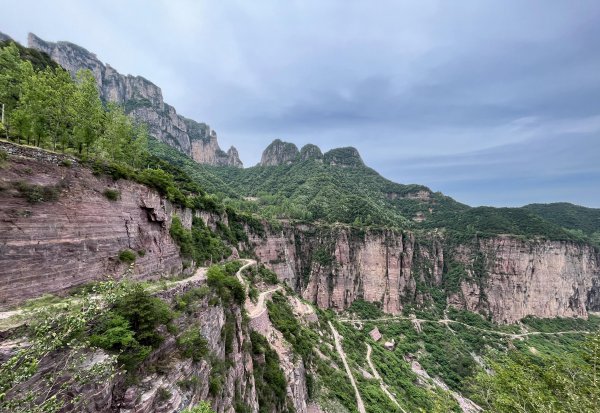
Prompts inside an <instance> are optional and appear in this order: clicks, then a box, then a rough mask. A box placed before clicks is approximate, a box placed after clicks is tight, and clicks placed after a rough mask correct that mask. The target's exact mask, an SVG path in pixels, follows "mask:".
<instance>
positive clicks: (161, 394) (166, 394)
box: [156, 387, 173, 402]
mask: <svg viewBox="0 0 600 413" xmlns="http://www.w3.org/2000/svg"><path fill="white" fill-rule="evenodd" d="M172 396H173V394H172V393H171V392H170V391H169V390H168V389H166V388H164V387H159V388H158V391H157V392H156V398H157V399H158V401H159V402H166V401H167V400H169V399H170V398H171V397H172Z"/></svg>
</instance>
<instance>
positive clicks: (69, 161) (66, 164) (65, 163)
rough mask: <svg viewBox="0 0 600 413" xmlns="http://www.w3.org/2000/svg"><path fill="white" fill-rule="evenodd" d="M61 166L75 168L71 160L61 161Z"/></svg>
mask: <svg viewBox="0 0 600 413" xmlns="http://www.w3.org/2000/svg"><path fill="white" fill-rule="evenodd" d="M60 166H64V167H65V168H70V167H71V166H73V161H71V160H70V159H63V160H62V161H60Z"/></svg>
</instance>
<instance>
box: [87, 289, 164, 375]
mask: <svg viewBox="0 0 600 413" xmlns="http://www.w3.org/2000/svg"><path fill="white" fill-rule="evenodd" d="M172 318H173V313H172V312H171V310H170V309H169V307H168V306H167V305H166V304H165V303H164V302H162V301H161V300H159V299H158V298H155V297H152V296H151V295H150V294H149V293H148V292H147V291H145V290H144V288H143V287H142V286H141V285H140V284H136V285H134V286H133V287H131V288H130V289H129V290H128V291H127V292H126V293H125V294H124V295H123V296H122V297H121V298H119V299H118V300H117V302H116V303H115V305H114V306H113V307H112V308H110V309H109V310H108V311H107V312H106V314H104V316H103V317H102V318H101V319H100V321H99V322H98V323H97V324H96V325H95V326H94V327H93V329H92V331H91V336H90V343H91V344H92V345H93V346H96V347H100V348H102V349H105V350H107V351H111V352H114V353H118V354H119V358H118V360H119V363H121V364H122V365H123V366H124V367H125V370H127V371H128V372H131V371H133V370H135V369H136V368H137V367H138V366H139V365H140V363H142V362H143V361H144V360H145V359H146V358H147V357H148V355H149V354H150V352H151V351H152V349H154V348H157V347H158V345H159V344H160V343H161V342H162V340H163V337H162V336H161V335H160V334H159V333H158V332H157V330H156V328H157V327H158V326H159V325H167V326H168V325H169V323H170V321H171V320H172Z"/></svg>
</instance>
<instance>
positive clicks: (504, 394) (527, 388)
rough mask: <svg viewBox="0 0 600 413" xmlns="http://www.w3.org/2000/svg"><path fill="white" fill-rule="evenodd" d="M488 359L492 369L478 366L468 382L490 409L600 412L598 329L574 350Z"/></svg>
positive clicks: (478, 399)
mask: <svg viewBox="0 0 600 413" xmlns="http://www.w3.org/2000/svg"><path fill="white" fill-rule="evenodd" d="M487 364H488V366H489V368H490V369H492V370H493V372H494V374H488V373H486V372H485V371H480V372H479V373H478V374H477V375H476V376H475V377H474V378H473V380H472V382H471V387H470V392H471V393H472V397H473V399H474V400H475V401H476V402H477V403H479V404H480V405H481V406H482V407H484V408H485V409H486V410H487V411H493V412H499V413H505V412H506V413H508V412H511V413H512V412H516V411H522V412H540V413H541V412H549V411H557V412H559V411H560V412H563V411H564V412H568V411H577V412H586V413H587V412H589V413H592V412H596V411H598V405H599V403H600V383H598V379H597V374H598V370H599V369H600V334H595V335H593V336H591V337H590V338H589V339H588V340H586V341H585V342H584V343H583V345H582V346H581V347H580V348H579V349H578V350H577V351H576V352H575V353H571V354H569V353H561V354H556V355H550V356H548V355H544V354H541V355H531V354H527V353H523V352H519V351H510V352H508V353H507V354H497V353H491V354H490V355H489V356H488V358H487Z"/></svg>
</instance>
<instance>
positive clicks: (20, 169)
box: [0, 143, 192, 307]
mask: <svg viewBox="0 0 600 413" xmlns="http://www.w3.org/2000/svg"><path fill="white" fill-rule="evenodd" d="M0 149H3V150H5V151H6V152H8V153H9V154H11V156H10V157H9V165H7V166H5V167H4V168H1V169H0V187H1V189H2V190H1V191H0V197H1V199H2V202H0V222H2V225H1V226H0V269H1V270H0V307H5V306H7V305H9V304H13V303H17V302H20V301H23V300H26V299H29V298H33V297H37V296H40V295H42V294H46V293H61V292H64V291H66V290H68V289H69V288H72V287H75V286H77V285H81V284H84V283H87V282H90V281H92V280H99V279H102V278H104V277H105V276H106V275H107V274H123V273H125V272H126V271H128V264H125V263H122V262H121V261H120V260H119V253H120V251H122V250H124V249H130V250H132V251H135V252H136V254H137V257H136V260H135V266H134V267H133V269H132V277H133V278H135V279H146V278H158V277H160V276H164V275H170V274H173V275H178V274H180V273H181V272H184V271H185V268H184V262H183V260H182V258H181V257H180V255H179V247H178V246H177V245H176V244H175V243H174V242H173V240H172V239H171V237H170V235H169V228H170V225H171V220H172V217H173V215H174V214H175V213H176V214H177V215H178V216H180V217H182V222H183V224H184V226H186V227H188V228H189V227H190V226H191V220H192V212H191V210H189V209H181V208H179V207H176V206H174V205H172V204H171V203H170V202H169V201H167V200H165V199H164V198H162V197H161V196H159V194H158V193H157V192H156V191H154V190H152V189H149V188H148V187H146V186H143V185H140V184H137V183H134V182H131V181H126V180H119V181H114V180H113V179H112V178H110V177H106V176H95V175H93V174H92V171H91V170H90V169H89V168H87V167H83V166H80V165H79V164H78V163H77V161H75V160H74V159H69V161H68V162H70V163H71V166H70V167H67V166H63V165H65V162H66V161H65V160H66V159H68V157H65V156H63V155H58V154H53V153H51V152H47V151H44V150H40V149H35V148H28V147H23V146H16V145H10V144H6V143H2V144H0ZM106 190H111V191H118V192H116V193H117V194H119V199H117V200H115V201H111V200H109V199H108V198H107V197H106V196H105V195H104V192H105V191H106ZM188 271H189V270H188Z"/></svg>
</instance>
